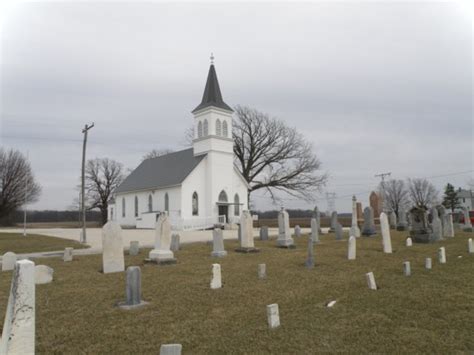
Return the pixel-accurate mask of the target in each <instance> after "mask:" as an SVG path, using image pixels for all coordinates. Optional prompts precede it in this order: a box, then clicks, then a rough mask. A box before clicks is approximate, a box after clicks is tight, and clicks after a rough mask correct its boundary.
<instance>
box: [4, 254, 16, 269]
mask: <svg viewBox="0 0 474 355" xmlns="http://www.w3.org/2000/svg"><path fill="white" fill-rule="evenodd" d="M17 259H18V258H17V256H16V254H15V253H14V252H11V251H8V252H6V253H5V254H3V257H2V271H10V270H13V269H14V268H15V263H16V261H17Z"/></svg>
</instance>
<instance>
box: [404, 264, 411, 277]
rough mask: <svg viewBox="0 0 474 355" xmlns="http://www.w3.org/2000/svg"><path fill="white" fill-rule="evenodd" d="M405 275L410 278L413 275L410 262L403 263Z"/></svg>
mask: <svg viewBox="0 0 474 355" xmlns="http://www.w3.org/2000/svg"><path fill="white" fill-rule="evenodd" d="M403 273H404V274H405V276H410V275H411V266H410V262H409V261H405V262H404V263H403Z"/></svg>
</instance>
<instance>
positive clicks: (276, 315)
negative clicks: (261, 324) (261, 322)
mask: <svg viewBox="0 0 474 355" xmlns="http://www.w3.org/2000/svg"><path fill="white" fill-rule="evenodd" d="M267 321H268V326H269V327H270V329H274V328H278V327H279V326H280V312H279V311H278V304H276V303H274V304H269V305H268V306H267Z"/></svg>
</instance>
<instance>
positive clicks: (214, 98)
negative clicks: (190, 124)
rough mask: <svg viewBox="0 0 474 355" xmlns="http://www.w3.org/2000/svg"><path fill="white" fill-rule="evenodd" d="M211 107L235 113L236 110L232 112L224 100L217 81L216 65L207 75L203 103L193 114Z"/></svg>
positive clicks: (212, 65) (212, 66)
mask: <svg viewBox="0 0 474 355" xmlns="http://www.w3.org/2000/svg"><path fill="white" fill-rule="evenodd" d="M209 106H214V107H218V108H222V109H224V110H227V111H230V112H234V110H232V109H231V108H230V107H229V105H227V104H226V103H225V102H224V100H223V99H222V94H221V89H220V87H219V81H217V74H216V69H215V68H214V64H211V67H210V68H209V73H208V74H207V82H206V87H205V88H204V94H203V95H202V101H201V103H200V104H199V105H198V107H196V108H195V109H194V110H193V111H192V113H194V112H196V111H199V110H202V109H203V108H206V107H209Z"/></svg>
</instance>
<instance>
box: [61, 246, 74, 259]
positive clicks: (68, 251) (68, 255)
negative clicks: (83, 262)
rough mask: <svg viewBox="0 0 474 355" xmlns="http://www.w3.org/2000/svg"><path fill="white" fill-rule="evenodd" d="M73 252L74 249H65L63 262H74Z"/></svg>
mask: <svg viewBox="0 0 474 355" xmlns="http://www.w3.org/2000/svg"><path fill="white" fill-rule="evenodd" d="M72 251H73V248H66V249H64V254H63V261H64V262H70V261H72V259H73V254H72Z"/></svg>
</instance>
